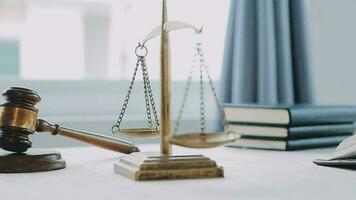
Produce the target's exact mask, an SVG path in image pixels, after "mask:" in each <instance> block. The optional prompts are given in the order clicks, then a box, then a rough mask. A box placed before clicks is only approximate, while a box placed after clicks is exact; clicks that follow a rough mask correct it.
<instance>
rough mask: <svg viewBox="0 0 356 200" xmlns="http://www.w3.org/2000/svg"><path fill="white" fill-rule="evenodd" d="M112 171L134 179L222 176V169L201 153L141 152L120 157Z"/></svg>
mask: <svg viewBox="0 0 356 200" xmlns="http://www.w3.org/2000/svg"><path fill="white" fill-rule="evenodd" d="M114 172H115V173H117V174H120V175H122V176H125V177H127V178H130V179H132V180H135V181H143V180H173V179H198V178H218V177H224V169H223V168H222V167H219V166H217V165H216V162H215V161H213V160H211V159H209V158H208V157H205V156H203V155H161V154H159V153H143V152H138V153H132V154H130V155H127V156H123V157H121V158H120V160H119V162H118V163H116V164H114Z"/></svg>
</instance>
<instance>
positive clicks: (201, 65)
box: [199, 59, 206, 133]
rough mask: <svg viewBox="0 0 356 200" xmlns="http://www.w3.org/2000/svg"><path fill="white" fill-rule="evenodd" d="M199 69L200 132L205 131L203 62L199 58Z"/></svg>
mask: <svg viewBox="0 0 356 200" xmlns="http://www.w3.org/2000/svg"><path fill="white" fill-rule="evenodd" d="M199 61H200V65H199V71H200V131H201V133H204V132H205V128H206V127H205V126H206V121H205V101H204V82H203V63H202V62H201V59H199Z"/></svg>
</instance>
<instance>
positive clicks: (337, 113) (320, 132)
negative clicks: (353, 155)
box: [224, 104, 356, 150]
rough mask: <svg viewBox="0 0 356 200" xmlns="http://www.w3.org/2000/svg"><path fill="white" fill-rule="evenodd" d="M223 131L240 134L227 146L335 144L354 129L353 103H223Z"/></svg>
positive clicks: (293, 147) (355, 112)
mask: <svg viewBox="0 0 356 200" xmlns="http://www.w3.org/2000/svg"><path fill="white" fill-rule="evenodd" d="M224 111H225V114H226V124H225V131H234V132H236V133H238V134H240V135H241V138H240V139H238V140H236V141H235V142H233V143H230V144H228V145H227V146H229V147H246V148H258V149H275V150H297V149H307V148H320V147H330V146H336V145H338V144H339V143H340V142H342V140H344V139H345V138H347V137H349V136H351V135H352V134H353V133H354V131H355V125H354V122H355V121H356V107H354V106H311V105H309V106H308V105H294V106H261V105H231V104H224Z"/></svg>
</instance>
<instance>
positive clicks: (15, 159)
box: [0, 150, 66, 173]
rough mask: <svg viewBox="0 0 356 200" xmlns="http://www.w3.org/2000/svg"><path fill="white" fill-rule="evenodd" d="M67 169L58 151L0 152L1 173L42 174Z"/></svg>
mask: <svg viewBox="0 0 356 200" xmlns="http://www.w3.org/2000/svg"><path fill="white" fill-rule="evenodd" d="M65 167H66V162H65V161H64V160H63V159H62V156H61V154H60V153H59V152H57V151H50V150H29V151H27V152H26V153H11V152H7V151H0V173H27V172H42V171H51V170H57V169H63V168H65Z"/></svg>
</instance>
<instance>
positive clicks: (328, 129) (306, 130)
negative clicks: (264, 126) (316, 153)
mask: <svg viewBox="0 0 356 200" xmlns="http://www.w3.org/2000/svg"><path fill="white" fill-rule="evenodd" d="M354 131H355V125H354V124H353V123H350V124H337V125H320V126H301V127H289V128H288V139H291V140H292V139H293V140H294V139H303V138H313V137H328V136H338V135H352V134H353V133H354Z"/></svg>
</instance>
